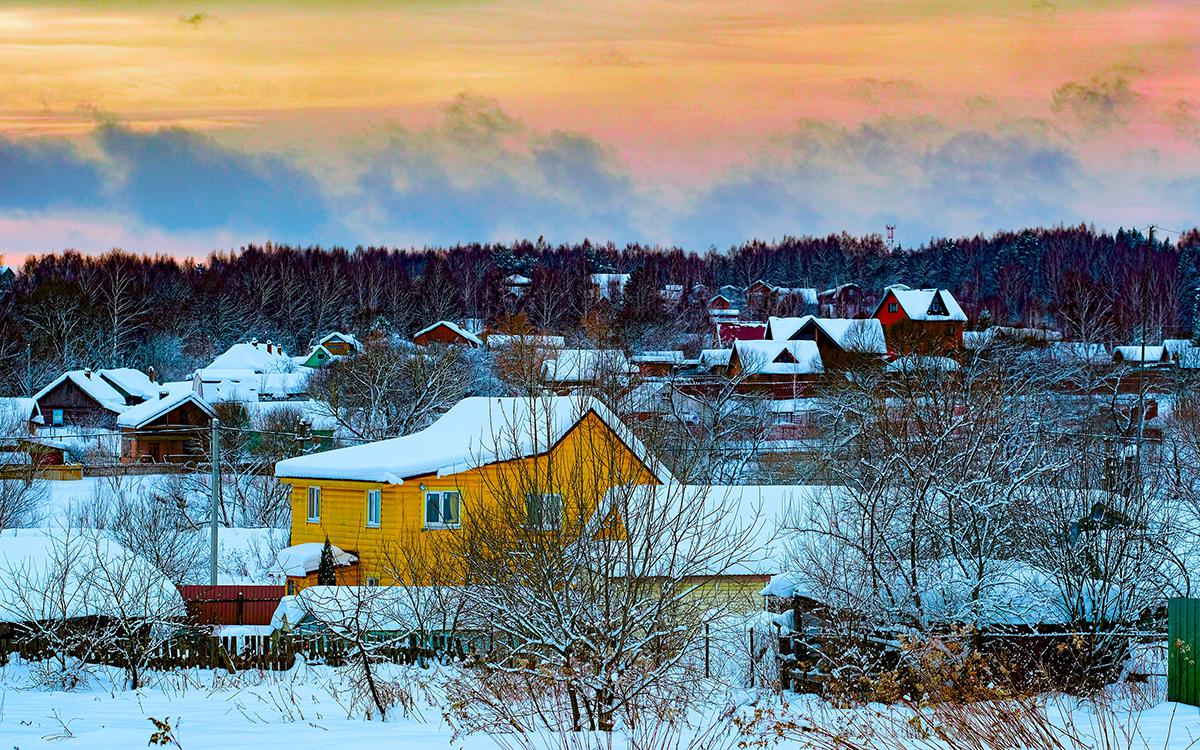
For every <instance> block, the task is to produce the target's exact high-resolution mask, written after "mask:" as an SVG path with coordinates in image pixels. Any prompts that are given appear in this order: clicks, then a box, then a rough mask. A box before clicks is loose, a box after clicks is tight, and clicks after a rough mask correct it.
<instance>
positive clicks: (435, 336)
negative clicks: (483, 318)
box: [413, 320, 483, 349]
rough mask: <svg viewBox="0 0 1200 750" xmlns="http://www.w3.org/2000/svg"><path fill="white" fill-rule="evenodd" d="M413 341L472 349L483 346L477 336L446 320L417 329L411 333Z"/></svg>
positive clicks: (423, 344)
mask: <svg viewBox="0 0 1200 750" xmlns="http://www.w3.org/2000/svg"><path fill="white" fill-rule="evenodd" d="M413 343H414V344H416V345H417V346H429V345H430V344H454V345H458V346H469V347H471V348H473V349H481V348H483V341H482V340H481V339H480V338H479V337H478V336H476V335H475V334H473V333H471V332H470V331H468V330H466V329H464V328H463V327H461V326H459V325H457V324H455V323H451V322H450V321H448V320H439V321H438V322H436V323H434V324H433V325H431V326H428V327H426V328H422V329H421V330H420V331H417V332H416V334H414V335H413Z"/></svg>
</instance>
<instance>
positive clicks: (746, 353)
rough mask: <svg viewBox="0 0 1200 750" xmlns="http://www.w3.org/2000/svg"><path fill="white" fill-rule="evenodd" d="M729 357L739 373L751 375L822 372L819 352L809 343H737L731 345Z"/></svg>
mask: <svg viewBox="0 0 1200 750" xmlns="http://www.w3.org/2000/svg"><path fill="white" fill-rule="evenodd" d="M733 356H734V357H736V358H737V360H738V363H739V364H740V365H741V367H742V369H743V370H745V371H746V372H748V373H751V374H755V375H817V374H820V373H822V372H825V365H824V363H823V362H822V361H821V352H820V351H819V350H818V349H817V344H816V342H813V341H742V340H738V341H735V342H733ZM730 361H732V357H731V359H730Z"/></svg>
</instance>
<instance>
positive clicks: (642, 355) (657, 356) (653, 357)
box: [631, 350, 683, 365]
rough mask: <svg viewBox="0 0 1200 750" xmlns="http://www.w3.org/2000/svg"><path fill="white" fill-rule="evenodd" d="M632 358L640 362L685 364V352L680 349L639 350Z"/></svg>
mask: <svg viewBox="0 0 1200 750" xmlns="http://www.w3.org/2000/svg"><path fill="white" fill-rule="evenodd" d="M631 360H632V361H633V362H635V363H639V364H666V365H681V364H683V352H681V351H679V350H670V351H650V352H638V353H637V354H635V355H633V357H631Z"/></svg>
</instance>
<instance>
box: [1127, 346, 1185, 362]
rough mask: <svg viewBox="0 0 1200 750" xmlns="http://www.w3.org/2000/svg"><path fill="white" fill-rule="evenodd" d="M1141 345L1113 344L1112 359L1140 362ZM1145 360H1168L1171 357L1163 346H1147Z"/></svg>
mask: <svg viewBox="0 0 1200 750" xmlns="http://www.w3.org/2000/svg"><path fill="white" fill-rule="evenodd" d="M1142 348H1143V347H1142V345H1141V344H1132V345H1130V346H1115V347H1113V361H1115V362H1141V361H1142ZM1145 349H1146V360H1145V361H1146V362H1169V361H1170V359H1171V354H1170V352H1168V351H1167V348H1166V347H1165V346H1147V347H1145Z"/></svg>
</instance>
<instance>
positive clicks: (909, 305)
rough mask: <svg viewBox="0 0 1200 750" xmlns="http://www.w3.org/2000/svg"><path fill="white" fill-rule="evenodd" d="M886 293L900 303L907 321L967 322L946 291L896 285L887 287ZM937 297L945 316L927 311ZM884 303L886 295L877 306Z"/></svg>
mask: <svg viewBox="0 0 1200 750" xmlns="http://www.w3.org/2000/svg"><path fill="white" fill-rule="evenodd" d="M887 291H889V292H891V293H892V294H893V295H895V297H896V301H897V302H899V303H900V309H901V310H903V311H904V314H905V315H907V316H908V319H909V320H920V321H943V320H957V321H963V322H966V320H967V314H966V313H965V312H963V309H962V308H961V307H960V306H959V304H958V300H956V299H954V295H953V294H951V293H950V291H949V290H948V289H909V288H908V287H906V286H904V285H903V284H896V285H894V286H890V287H888V289H887ZM939 295H940V296H941V298H942V303H943V304H944V305H945V306H946V314H945V315H936V314H930V312H929V309H930V307H931V306H932V305H933V301H934V298H935V297H937V296H939ZM886 301H887V295H886V294H885V295H884V298H883V299H882V300H880V302H879V305H880V306H881V307H882V306H883V304H884V303H885V302H886ZM878 311H879V309H878V308H876V312H878Z"/></svg>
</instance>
